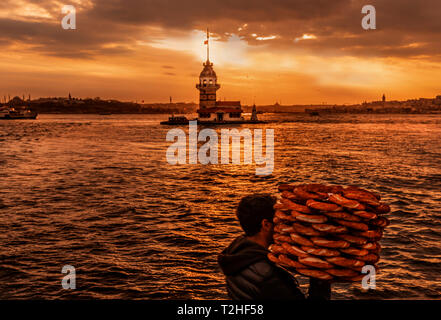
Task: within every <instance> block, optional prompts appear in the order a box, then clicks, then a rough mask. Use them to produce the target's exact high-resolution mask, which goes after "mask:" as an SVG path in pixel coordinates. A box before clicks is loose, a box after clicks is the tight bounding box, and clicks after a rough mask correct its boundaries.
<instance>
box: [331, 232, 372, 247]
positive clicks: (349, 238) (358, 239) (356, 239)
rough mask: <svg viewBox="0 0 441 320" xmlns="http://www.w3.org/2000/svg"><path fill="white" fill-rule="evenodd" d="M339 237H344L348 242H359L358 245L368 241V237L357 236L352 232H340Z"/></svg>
mask: <svg viewBox="0 0 441 320" xmlns="http://www.w3.org/2000/svg"><path fill="white" fill-rule="evenodd" d="M337 237H339V238H340V239H343V240H345V241H347V242H350V243H353V244H357V245H364V244H366V243H367V239H366V238H363V237H357V236H353V235H350V234H338V235H337Z"/></svg>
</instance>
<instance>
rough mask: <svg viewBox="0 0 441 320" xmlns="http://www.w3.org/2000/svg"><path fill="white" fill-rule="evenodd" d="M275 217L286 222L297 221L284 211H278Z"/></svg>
mask: <svg viewBox="0 0 441 320" xmlns="http://www.w3.org/2000/svg"><path fill="white" fill-rule="evenodd" d="M274 217H275V218H278V219H280V220H284V221H290V222H294V221H296V218H294V217H293V216H292V215H291V214H287V213H284V212H282V211H276V213H275V214H274Z"/></svg>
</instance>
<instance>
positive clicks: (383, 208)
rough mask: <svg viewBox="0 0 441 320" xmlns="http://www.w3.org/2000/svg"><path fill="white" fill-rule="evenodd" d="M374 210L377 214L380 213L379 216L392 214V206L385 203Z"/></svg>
mask: <svg viewBox="0 0 441 320" xmlns="http://www.w3.org/2000/svg"><path fill="white" fill-rule="evenodd" d="M373 208H374V211H375V213H378V214H385V213H389V212H390V206H389V205H387V204H385V203H380V205H379V206H377V207H373Z"/></svg>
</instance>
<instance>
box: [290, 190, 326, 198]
mask: <svg viewBox="0 0 441 320" xmlns="http://www.w3.org/2000/svg"><path fill="white" fill-rule="evenodd" d="M294 193H295V194H296V195H297V196H298V197H300V198H301V199H304V200H309V199H321V198H322V197H321V196H319V195H318V194H315V193H311V192H308V191H305V189H304V188H303V187H296V188H294Z"/></svg>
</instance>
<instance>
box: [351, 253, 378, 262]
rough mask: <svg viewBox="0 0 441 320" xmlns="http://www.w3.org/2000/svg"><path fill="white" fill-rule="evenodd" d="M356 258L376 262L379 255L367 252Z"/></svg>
mask: <svg viewBox="0 0 441 320" xmlns="http://www.w3.org/2000/svg"><path fill="white" fill-rule="evenodd" d="M357 259H359V260H362V261H364V262H368V263H377V262H378V260H380V256H379V255H376V254H375V253H369V254H367V255H365V256H359V257H357Z"/></svg>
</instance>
